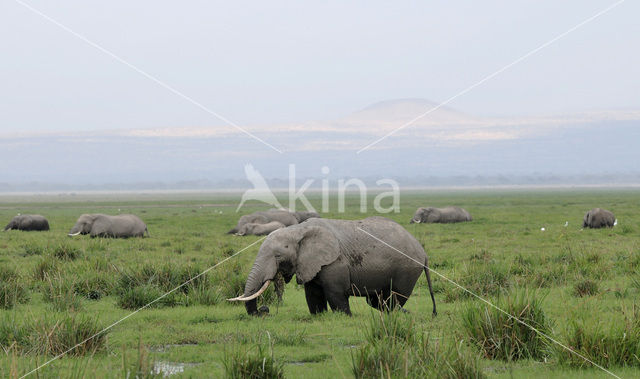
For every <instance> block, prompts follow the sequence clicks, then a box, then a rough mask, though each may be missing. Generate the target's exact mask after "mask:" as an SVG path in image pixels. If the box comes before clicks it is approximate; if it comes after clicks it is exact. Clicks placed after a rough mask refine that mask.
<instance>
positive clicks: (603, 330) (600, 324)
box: [557, 305, 640, 367]
mask: <svg viewBox="0 0 640 379" xmlns="http://www.w3.org/2000/svg"><path fill="white" fill-rule="evenodd" d="M566 344H567V345H568V346H569V347H570V348H571V349H573V350H575V351H577V352H578V353H580V354H582V355H583V356H585V357H587V358H588V359H590V360H591V361H593V362H595V363H597V364H599V365H601V366H603V367H611V366H634V367H640V307H638V306H636V305H633V306H632V307H631V308H630V309H629V308H627V309H624V308H623V315H622V321H621V322H620V320H607V321H605V320H596V321H594V320H588V321H582V322H578V321H573V322H572V323H571V325H570V326H569V327H568V331H567V337H566ZM557 355H558V360H559V362H560V363H561V364H567V365H571V366H580V367H581V366H588V365H590V363H588V362H587V361H585V360H584V359H582V358H580V357H578V356H576V355H575V354H571V353H570V352H568V351H566V350H562V349H560V348H557Z"/></svg>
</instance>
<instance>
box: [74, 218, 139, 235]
mask: <svg viewBox="0 0 640 379" xmlns="http://www.w3.org/2000/svg"><path fill="white" fill-rule="evenodd" d="M145 232H146V233H147V236H149V230H147V225H146V224H145V223H144V222H142V220H140V219H139V218H138V216H134V215H129V214H123V215H118V216H109V215H104V214H83V215H82V216H80V217H79V218H78V221H77V222H76V224H75V225H74V226H73V228H71V230H70V231H69V236H77V235H78V234H90V235H91V237H113V238H128V237H144V234H145Z"/></svg>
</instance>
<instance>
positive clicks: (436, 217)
mask: <svg viewBox="0 0 640 379" xmlns="http://www.w3.org/2000/svg"><path fill="white" fill-rule="evenodd" d="M472 220H473V219H472V218H471V215H470V214H469V212H467V211H466V210H465V209H462V208H460V207H445V208H433V207H428V208H418V210H417V211H416V213H414V215H413V217H412V218H411V221H410V223H411V224H414V223H415V224H420V223H443V224H445V223H452V222H464V221H472Z"/></svg>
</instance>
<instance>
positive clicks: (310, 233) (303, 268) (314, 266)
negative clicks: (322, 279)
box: [229, 223, 340, 315]
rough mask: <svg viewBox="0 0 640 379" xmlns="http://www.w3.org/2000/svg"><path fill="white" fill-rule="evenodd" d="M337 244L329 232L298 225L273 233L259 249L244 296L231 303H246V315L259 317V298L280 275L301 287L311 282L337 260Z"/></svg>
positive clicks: (311, 226)
mask: <svg viewBox="0 0 640 379" xmlns="http://www.w3.org/2000/svg"><path fill="white" fill-rule="evenodd" d="M339 249H340V248H339V244H338V240H337V239H336V238H335V236H334V235H333V234H332V233H330V232H329V231H328V230H327V229H326V228H324V227H321V226H317V225H307V224H306V223H304V224H299V225H293V226H290V227H288V228H285V229H279V230H276V231H275V232H273V233H271V234H270V235H269V236H268V237H267V238H266V239H265V241H264V242H263V243H262V246H260V250H259V252H258V255H257V256H256V260H255V262H254V263H253V267H252V268H251V272H250V273H249V276H248V278H247V283H246V285H245V287H244V294H243V295H242V296H239V297H236V298H234V299H229V300H230V301H244V302H245V307H246V309H247V313H249V314H251V315H256V314H258V309H257V308H256V305H257V300H256V298H257V297H258V296H260V294H262V292H264V291H265V290H266V289H267V287H268V286H269V283H270V282H271V281H272V280H273V279H274V278H275V276H276V274H277V273H278V272H280V273H281V274H282V276H283V278H284V280H285V282H286V283H289V282H290V281H291V278H292V277H293V275H294V274H295V275H296V281H297V282H298V284H304V283H306V282H308V281H310V280H312V279H313V278H314V277H315V276H316V275H317V274H318V272H319V271H320V268H321V267H322V266H325V265H328V264H330V263H332V262H333V261H335V260H336V259H338V257H339V255H340V250H339Z"/></svg>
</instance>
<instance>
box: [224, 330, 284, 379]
mask: <svg viewBox="0 0 640 379" xmlns="http://www.w3.org/2000/svg"><path fill="white" fill-rule="evenodd" d="M222 363H223V365H224V371H225V377H226V378H229V379H246V378H255V379H261V378H264V379H280V378H284V362H282V361H280V360H278V359H276V358H275V356H274V354H273V346H272V345H271V340H270V339H269V344H268V346H266V347H265V345H264V344H263V343H261V342H258V343H257V344H256V345H254V346H252V347H250V348H248V349H246V350H243V349H240V348H238V349H236V350H234V351H232V352H225V356H224V359H223V361H222Z"/></svg>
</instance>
